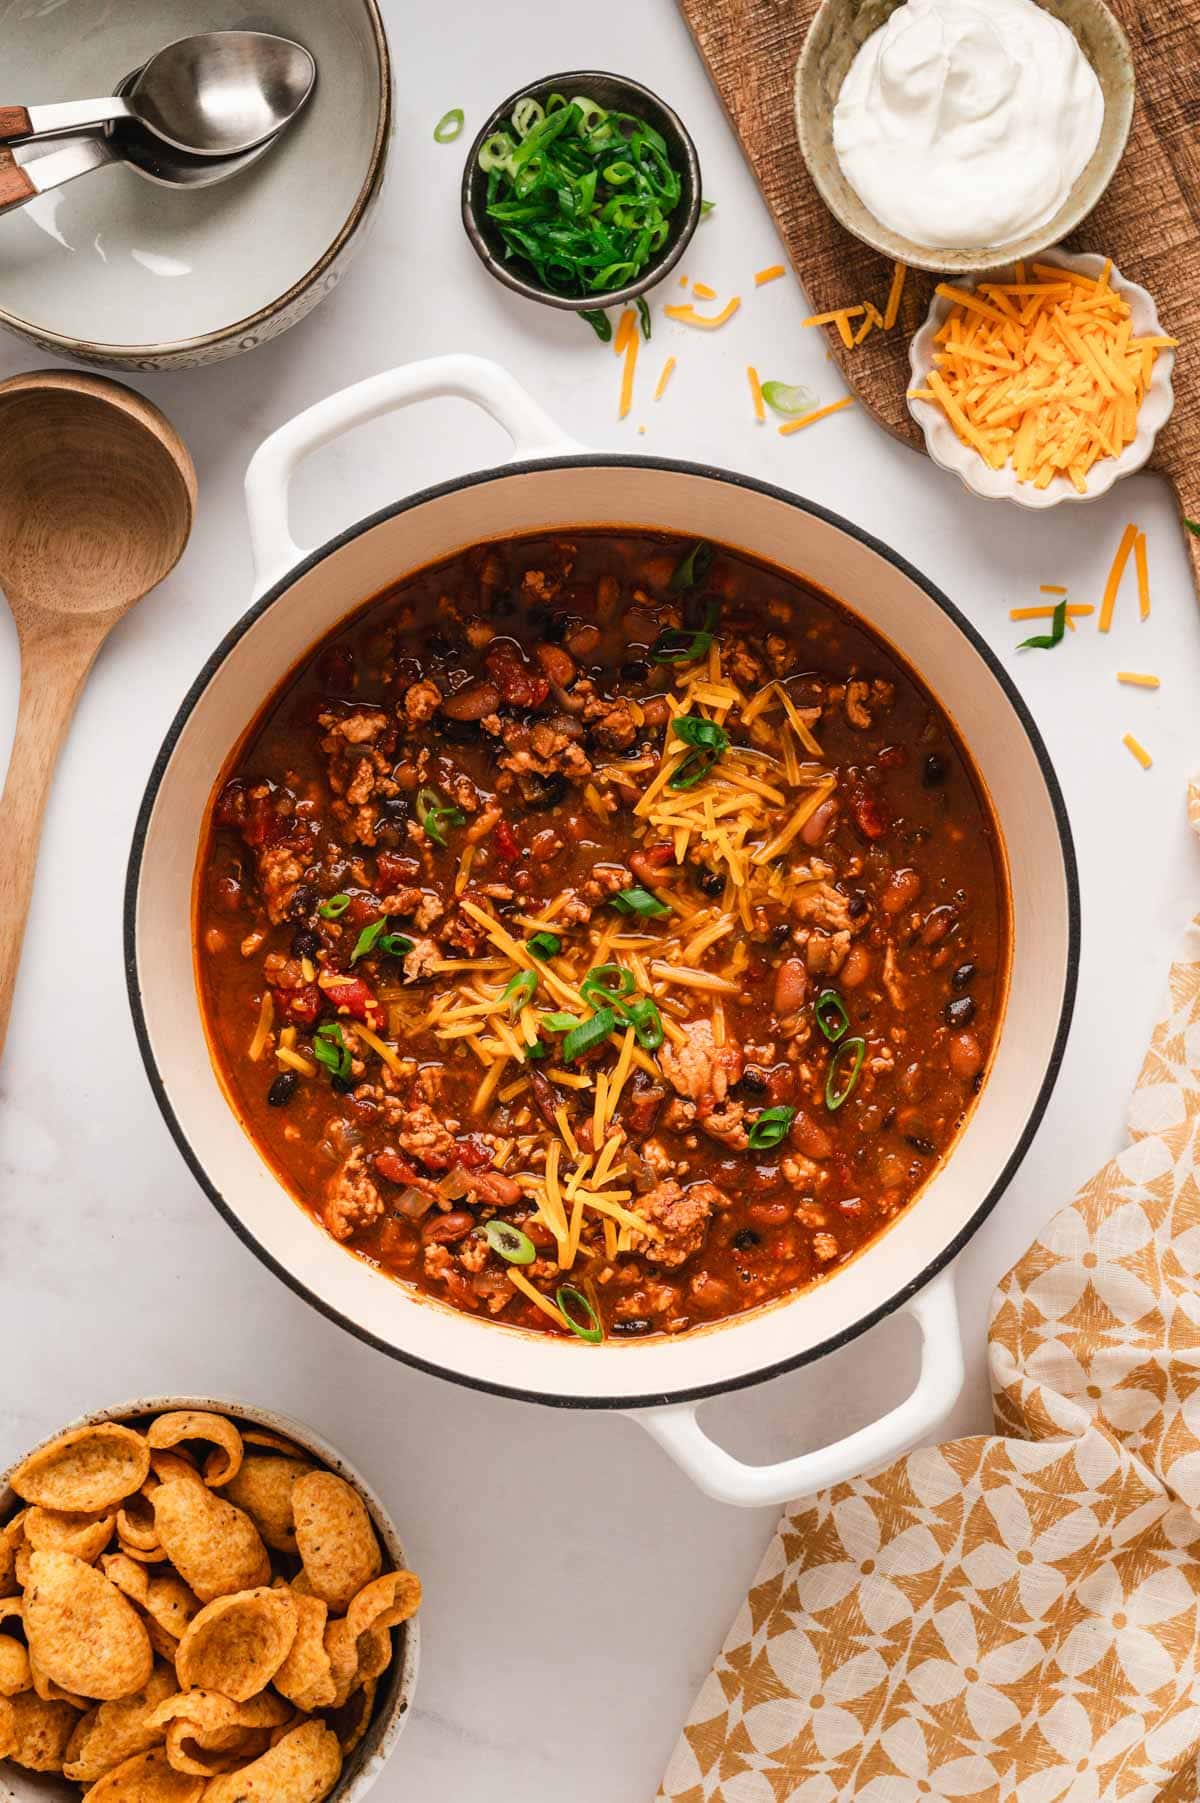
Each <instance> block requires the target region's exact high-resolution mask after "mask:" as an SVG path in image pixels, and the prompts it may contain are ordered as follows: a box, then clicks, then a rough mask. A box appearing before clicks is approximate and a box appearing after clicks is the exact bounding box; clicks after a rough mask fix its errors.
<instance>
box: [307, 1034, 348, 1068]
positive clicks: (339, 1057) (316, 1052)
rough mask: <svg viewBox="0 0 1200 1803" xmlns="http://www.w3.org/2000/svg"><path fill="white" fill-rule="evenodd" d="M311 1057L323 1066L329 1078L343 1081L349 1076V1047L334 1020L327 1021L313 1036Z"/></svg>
mask: <svg viewBox="0 0 1200 1803" xmlns="http://www.w3.org/2000/svg"><path fill="white" fill-rule="evenodd" d="M312 1049H313V1057H314V1058H315V1059H316V1061H317V1063H318V1064H323V1065H324V1066H325V1069H326V1070H327V1071H328V1072H329V1074H330V1076H331V1077H341V1078H343V1079H345V1078H346V1077H348V1076H349V1075H350V1047H349V1046H348V1045H347V1044H346V1040H345V1036H344V1034H343V1033H342V1029H341V1028H340V1027H339V1026H338V1024H337V1022H336V1021H335V1020H327V1021H326V1022H325V1024H324V1026H321V1027H318V1028H317V1030H316V1032H315V1033H314V1034H313V1042H312Z"/></svg>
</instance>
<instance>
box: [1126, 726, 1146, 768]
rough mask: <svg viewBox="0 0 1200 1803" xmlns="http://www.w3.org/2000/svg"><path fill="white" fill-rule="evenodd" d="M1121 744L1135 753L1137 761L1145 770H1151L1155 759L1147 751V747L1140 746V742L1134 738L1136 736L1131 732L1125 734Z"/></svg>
mask: <svg viewBox="0 0 1200 1803" xmlns="http://www.w3.org/2000/svg"><path fill="white" fill-rule="evenodd" d="M1121 743H1122V745H1124V746H1125V747H1126V748H1127V750H1129V751H1131V752H1132V753H1133V755H1134V757H1135V758H1136V759H1137V761H1138V763H1139V764H1140V765H1141V766H1142V769H1143V770H1149V768H1150V766H1151V764H1152V763H1153V762H1154V759H1153V758H1152V757H1151V756H1150V753H1149V752H1148V751H1147V750H1146V747H1145V746H1144V745H1139V744H1138V741H1137V740H1136V739H1135V738H1134V736H1133V734H1132V733H1131V732H1127V733H1126V734H1125V736H1124V738H1123V739H1122V740H1121Z"/></svg>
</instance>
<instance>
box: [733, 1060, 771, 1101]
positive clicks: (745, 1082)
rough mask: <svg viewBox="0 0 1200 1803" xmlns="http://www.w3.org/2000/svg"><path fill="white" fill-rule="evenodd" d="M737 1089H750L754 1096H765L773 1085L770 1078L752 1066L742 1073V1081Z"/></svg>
mask: <svg viewBox="0 0 1200 1803" xmlns="http://www.w3.org/2000/svg"><path fill="white" fill-rule="evenodd" d="M737 1087H738V1088H739V1089H748V1090H749V1091H750V1094H751V1095H752V1096H765V1095H766V1093H767V1091H768V1090H769V1089H770V1087H771V1084H770V1080H769V1078H767V1077H766V1076H765V1075H764V1074H763V1072H762V1071H760V1070H759V1069H758V1068H757V1066H756V1065H753V1064H751V1065H749V1066H748V1067H747V1068H746V1069H745V1070H744V1071H743V1072H742V1075H741V1080H740V1082H739V1083H738V1085H737Z"/></svg>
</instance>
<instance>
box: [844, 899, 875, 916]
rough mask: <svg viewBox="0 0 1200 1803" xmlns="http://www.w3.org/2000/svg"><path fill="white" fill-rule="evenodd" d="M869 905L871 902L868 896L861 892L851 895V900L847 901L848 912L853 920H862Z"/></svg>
mask: <svg viewBox="0 0 1200 1803" xmlns="http://www.w3.org/2000/svg"><path fill="white" fill-rule="evenodd" d="M869 906H870V903H869V902H868V901H867V898H866V896H865V895H863V894H862V893H861V892H860V893H859V894H857V895H852V896H851V897H850V900H849V901H848V902H847V903H846V912H847V914H848V915H849V916H850V918H851V920H861V919H862V917H863V915H864V914H865V913H866V911H867V909H868V907H869Z"/></svg>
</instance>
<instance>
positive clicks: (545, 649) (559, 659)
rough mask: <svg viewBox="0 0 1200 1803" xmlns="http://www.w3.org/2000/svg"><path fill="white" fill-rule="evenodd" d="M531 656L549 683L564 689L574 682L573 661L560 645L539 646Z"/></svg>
mask: <svg viewBox="0 0 1200 1803" xmlns="http://www.w3.org/2000/svg"><path fill="white" fill-rule="evenodd" d="M533 655H534V656H535V657H536V658H537V660H538V663H539V664H541V666H542V669H543V670H544V671H545V672H546V675H547V676H548V677H549V678H550V680H551V682H556V683H557V684H558V685H559V687H560V688H563V689H565V688H566V687H567V685H568V684H569V683H572V682H574V680H575V675H576V664H575V659H574V658H573V657H572V656H571V653H570V652H569V651H564V650H563V648H562V646H561V645H539V646H538V648H537V650H536V651H535V652H534V654H533Z"/></svg>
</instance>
